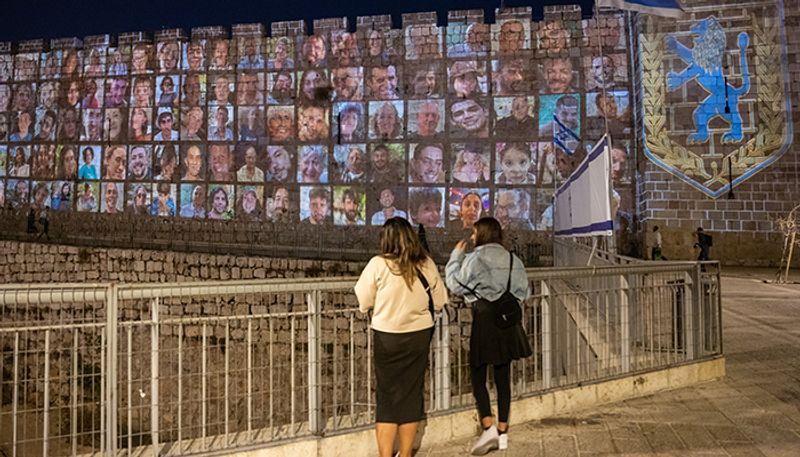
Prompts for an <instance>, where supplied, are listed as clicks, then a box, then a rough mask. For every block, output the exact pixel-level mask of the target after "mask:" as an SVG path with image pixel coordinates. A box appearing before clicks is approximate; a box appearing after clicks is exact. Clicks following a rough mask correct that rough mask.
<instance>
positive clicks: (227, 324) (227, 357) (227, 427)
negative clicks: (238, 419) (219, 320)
mask: <svg viewBox="0 0 800 457" xmlns="http://www.w3.org/2000/svg"><path fill="white" fill-rule="evenodd" d="M231 348H232V344H231V321H230V320H226V321H225V360H224V363H225V373H224V374H223V382H224V383H225V386H224V391H225V399H224V400H223V403H224V405H223V407H224V408H225V438H224V440H223V441H224V442H225V444H226V445H229V444H230V424H229V416H230V415H229V414H228V408H230V403H229V400H228V398H229V397H230V390H229V387H228V382H229V381H230V374H229V373H230V369H231V366H230V354H231Z"/></svg>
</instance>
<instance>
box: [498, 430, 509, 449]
mask: <svg viewBox="0 0 800 457" xmlns="http://www.w3.org/2000/svg"><path fill="white" fill-rule="evenodd" d="M497 449H500V450H501V451H503V450H505V449H508V433H501V434H500V436H498V437H497Z"/></svg>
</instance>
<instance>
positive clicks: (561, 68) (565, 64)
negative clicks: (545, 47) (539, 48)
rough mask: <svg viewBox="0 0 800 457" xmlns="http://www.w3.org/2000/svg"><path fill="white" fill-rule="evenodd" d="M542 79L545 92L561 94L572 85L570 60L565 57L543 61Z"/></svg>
mask: <svg viewBox="0 0 800 457" xmlns="http://www.w3.org/2000/svg"><path fill="white" fill-rule="evenodd" d="M544 79H545V82H546V84H547V92H549V93H551V94H563V93H565V92H568V91H569V90H570V89H571V86H572V61H571V60H570V59H567V58H563V59H562V58H557V59H549V60H546V61H545V62H544Z"/></svg>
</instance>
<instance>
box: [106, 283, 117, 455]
mask: <svg viewBox="0 0 800 457" xmlns="http://www.w3.org/2000/svg"><path fill="white" fill-rule="evenodd" d="M117 293H118V291H117V285H116V284H110V285H109V286H108V290H107V292H106V294H107V295H106V354H105V357H106V363H105V365H106V367H105V368H106V370H105V377H106V378H105V380H104V381H105V398H104V399H103V400H104V401H105V402H106V409H105V416H106V421H105V426H106V430H105V436H106V455H107V456H109V457H112V456H115V455H116V454H117V368H118V364H117V346H118V339H117V330H118V326H117V324H118V319H119V317H118V316H119V297H118V296H117Z"/></svg>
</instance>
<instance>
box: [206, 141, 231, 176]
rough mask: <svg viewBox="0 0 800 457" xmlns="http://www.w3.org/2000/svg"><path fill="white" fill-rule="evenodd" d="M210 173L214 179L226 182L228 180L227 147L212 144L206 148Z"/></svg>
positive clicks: (229, 159) (228, 151)
mask: <svg viewBox="0 0 800 457" xmlns="http://www.w3.org/2000/svg"><path fill="white" fill-rule="evenodd" d="M208 151H209V161H210V162H211V172H212V174H213V175H214V179H215V180H218V181H226V180H229V179H230V168H231V156H230V155H231V153H230V150H229V149H228V146H225V145H221V144H214V145H211V146H210V147H209V148H208Z"/></svg>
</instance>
